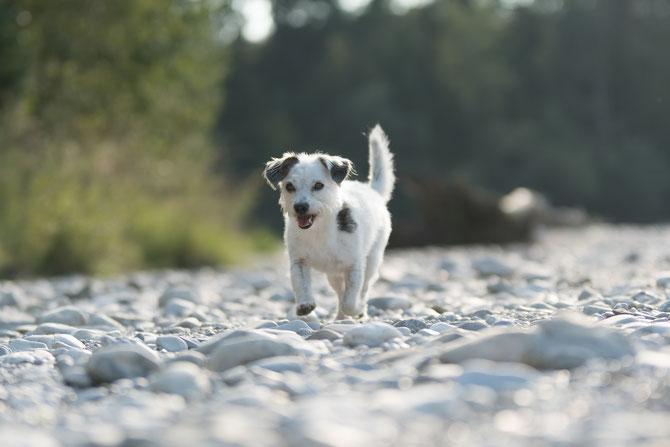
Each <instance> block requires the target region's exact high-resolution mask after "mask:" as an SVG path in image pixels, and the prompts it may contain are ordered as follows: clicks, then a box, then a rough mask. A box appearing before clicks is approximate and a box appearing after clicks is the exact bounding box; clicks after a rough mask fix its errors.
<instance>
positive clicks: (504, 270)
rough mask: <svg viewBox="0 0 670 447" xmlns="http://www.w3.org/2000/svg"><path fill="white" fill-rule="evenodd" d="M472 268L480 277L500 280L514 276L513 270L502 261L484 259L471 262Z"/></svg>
mask: <svg viewBox="0 0 670 447" xmlns="http://www.w3.org/2000/svg"><path fill="white" fill-rule="evenodd" d="M472 268H473V269H474V270H475V271H476V272H477V273H479V275H481V276H499V277H502V278H505V277H510V276H512V275H513V274H514V269H513V268H512V267H510V266H509V265H507V264H505V263H503V262H502V261H500V260H498V259H495V258H490V257H484V258H480V259H476V260H474V261H473V262H472Z"/></svg>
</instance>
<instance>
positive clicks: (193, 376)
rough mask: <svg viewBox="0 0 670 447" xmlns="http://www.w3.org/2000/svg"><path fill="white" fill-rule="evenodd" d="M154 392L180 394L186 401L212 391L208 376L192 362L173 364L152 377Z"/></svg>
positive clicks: (151, 383) (151, 384)
mask: <svg viewBox="0 0 670 447" xmlns="http://www.w3.org/2000/svg"><path fill="white" fill-rule="evenodd" d="M150 386H151V389H152V390H154V391H158V392H162V393H168V394H178V395H180V396H182V397H184V398H186V399H195V398H198V397H201V396H203V395H205V394H207V393H209V392H210V390H211V383H210V380H209V377H208V375H207V374H206V372H205V371H203V370H202V369H201V368H199V367H198V366H196V365H194V364H193V363H191V362H173V363H170V364H168V365H167V366H166V367H165V368H163V369H161V370H160V371H158V372H157V373H155V374H154V375H152V376H151V381H150Z"/></svg>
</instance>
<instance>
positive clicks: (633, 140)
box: [218, 0, 670, 222]
mask: <svg viewBox="0 0 670 447" xmlns="http://www.w3.org/2000/svg"><path fill="white" fill-rule="evenodd" d="M317 3H318V4H319V6H318V7H315V6H314V5H315V4H317ZM324 11H325V13H324ZM274 13H275V21H276V31H275V33H274V34H273V35H272V36H271V38H270V39H268V40H267V41H265V42H264V43H261V44H250V43H247V42H244V41H243V40H239V41H237V42H235V43H234V44H233V46H232V56H231V57H232V67H233V69H232V72H231V74H230V76H229V78H228V80H227V82H226V91H227V102H226V105H225V108H224V110H223V111H222V113H221V115H220V119H219V123H218V134H219V135H220V138H221V141H222V142H223V143H224V144H223V146H224V147H225V160H226V162H227V163H228V164H229V165H230V166H232V167H233V168H234V170H235V172H236V173H237V174H238V175H239V176H240V177H244V176H246V175H250V174H253V172H254V171H257V170H258V168H259V166H261V164H262V162H263V161H264V160H265V159H267V158H268V157H270V156H271V155H273V154H277V153H279V152H281V151H283V150H286V149H300V150H302V149H307V150H309V149H314V148H319V149H322V150H326V151H332V152H338V153H342V154H343V155H345V156H348V157H351V158H352V159H353V160H354V161H356V162H357V163H358V164H359V166H360V167H362V169H359V171H362V172H364V171H365V168H364V165H365V156H366V154H365V147H364V144H365V140H364V139H363V137H362V135H361V132H363V131H365V130H366V129H367V128H369V127H370V126H372V125H373V124H374V123H376V122H378V121H379V122H381V123H382V124H383V125H384V127H385V128H386V129H387V131H388V133H389V134H390V135H391V139H392V146H393V148H394V150H395V151H396V152H397V160H398V165H399V174H400V178H401V179H402V178H403V177H404V178H416V177H419V178H422V177H428V178H431V179H460V180H463V181H465V182H470V183H472V184H476V185H481V186H483V187H485V188H488V189H490V190H491V191H494V192H498V193H504V192H507V191H509V190H510V189H512V188H513V187H515V186H519V185H523V186H528V187H531V188H535V189H537V190H539V191H541V192H542V193H544V194H546V195H547V196H548V197H549V198H550V199H551V200H552V201H553V202H554V203H556V204H557V205H569V206H578V207H584V208H586V209H588V210H590V211H591V212H593V213H595V214H598V215H600V216H603V217H605V218H608V219H612V220H617V221H632V222H646V221H656V220H666V219H668V217H670V205H669V204H668V198H669V197H670V175H668V171H669V168H670V126H669V125H668V120H669V119H670V82H669V80H670V51H669V50H670V1H668V0H589V1H585V0H565V1H560V2H559V1H556V0H537V1H536V2H535V3H534V4H532V5H530V6H524V7H517V8H514V9H510V8H508V7H505V6H503V5H501V4H499V3H497V2H495V1H490V2H482V1H473V0H437V1H435V2H434V3H433V4H431V5H429V6H427V7H424V8H420V9H415V10H412V11H410V12H409V13H407V14H403V15H397V14H394V13H393V12H392V11H391V9H390V7H389V4H388V2H387V1H386V0H375V1H373V2H372V3H371V4H370V5H369V6H368V7H367V8H366V9H365V10H364V11H363V12H361V13H358V14H349V13H346V12H344V11H341V10H340V9H339V8H338V7H337V2H336V1H334V0H330V1H319V2H303V1H296V0H282V1H279V0H277V1H276V2H275V8H274ZM298 19H300V20H298ZM402 193H403V192H402V185H401V190H400V199H399V200H397V201H395V202H394V207H395V211H396V214H399V215H401V216H402V215H403V214H406V213H408V212H409V211H408V210H409V205H408V204H407V203H404V202H406V200H405V201H403V199H402ZM266 197H267V199H266V200H267V202H266V203H267V204H270V203H271V200H274V199H273V198H271V196H270V195H267V196H266ZM274 211H275V210H274V209H272V210H271V211H268V213H270V212H274ZM268 215H269V214H268Z"/></svg>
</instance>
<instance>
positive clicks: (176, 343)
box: [156, 335, 188, 352]
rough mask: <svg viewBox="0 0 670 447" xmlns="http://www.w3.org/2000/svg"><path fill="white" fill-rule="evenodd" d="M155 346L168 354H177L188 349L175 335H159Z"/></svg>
mask: <svg viewBox="0 0 670 447" xmlns="http://www.w3.org/2000/svg"><path fill="white" fill-rule="evenodd" d="M156 346H157V347H158V348H159V349H165V350H166V351H168V352H179V351H185V350H187V349H188V345H187V344H186V342H185V341H184V340H182V339H181V338H179V337H177V336H175V335H161V336H160V337H158V338H157V339H156Z"/></svg>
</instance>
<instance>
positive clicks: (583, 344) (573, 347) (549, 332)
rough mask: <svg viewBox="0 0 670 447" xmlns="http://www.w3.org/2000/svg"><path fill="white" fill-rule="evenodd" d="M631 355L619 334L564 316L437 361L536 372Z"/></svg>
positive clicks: (456, 349)
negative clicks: (492, 363)
mask: <svg viewBox="0 0 670 447" xmlns="http://www.w3.org/2000/svg"><path fill="white" fill-rule="evenodd" d="M634 353H635V350H634V348H633V346H632V345H631V344H630V343H629V342H628V340H627V339H626V338H625V337H624V336H623V335H622V334H621V333H619V332H615V331H612V330H610V329H606V328H603V327H598V326H596V325H595V324H594V323H593V322H591V321H590V320H584V319H583V317H582V318H580V317H579V316H577V315H566V316H563V317H559V318H556V319H552V320H545V321H542V322H541V323H539V324H538V325H537V326H536V327H535V328H533V329H532V330H529V331H509V330H508V331H503V332H501V331H500V330H493V331H490V332H487V333H485V334H484V335H483V336H482V337H480V338H477V339H474V340H464V341H462V342H458V343H454V344H453V345H452V346H449V345H448V348H446V349H445V350H444V352H443V353H442V354H441V355H440V356H439V358H440V360H441V361H442V362H445V363H462V362H464V361H467V360H470V359H486V360H492V361H496V362H512V363H525V364H527V365H530V366H533V367H535V368H540V369H569V368H575V367H577V366H581V365H583V364H584V363H586V362H587V361H588V360H590V359H594V358H604V359H618V358H621V357H625V356H631V355H633V354H634Z"/></svg>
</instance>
